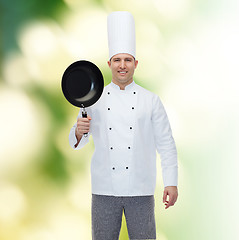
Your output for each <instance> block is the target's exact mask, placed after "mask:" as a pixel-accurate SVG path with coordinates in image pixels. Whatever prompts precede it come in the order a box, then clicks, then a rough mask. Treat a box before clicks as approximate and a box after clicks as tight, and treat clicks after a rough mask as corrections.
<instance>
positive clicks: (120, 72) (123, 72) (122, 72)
mask: <svg viewBox="0 0 239 240" xmlns="http://www.w3.org/2000/svg"><path fill="white" fill-rule="evenodd" d="M118 73H119V74H121V75H124V74H126V73H127V72H126V71H118Z"/></svg>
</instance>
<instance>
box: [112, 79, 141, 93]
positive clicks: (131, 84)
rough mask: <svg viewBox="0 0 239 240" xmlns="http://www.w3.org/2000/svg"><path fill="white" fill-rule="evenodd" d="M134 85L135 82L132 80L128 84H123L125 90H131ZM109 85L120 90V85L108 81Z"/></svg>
mask: <svg viewBox="0 0 239 240" xmlns="http://www.w3.org/2000/svg"><path fill="white" fill-rule="evenodd" d="M135 85H136V84H135V82H134V81H133V82H132V83H130V84H129V85H127V86H125V90H126V91H130V90H133V89H134V87H135ZM110 86H111V87H112V88H114V89H117V90H120V87H119V86H118V85H117V84H115V83H113V82H111V83H110Z"/></svg>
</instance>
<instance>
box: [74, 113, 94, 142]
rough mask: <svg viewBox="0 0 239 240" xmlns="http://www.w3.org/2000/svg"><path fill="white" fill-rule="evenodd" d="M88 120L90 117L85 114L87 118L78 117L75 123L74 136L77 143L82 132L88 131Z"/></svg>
mask: <svg viewBox="0 0 239 240" xmlns="http://www.w3.org/2000/svg"><path fill="white" fill-rule="evenodd" d="M90 120H91V117H90V116H87V118H78V119H77V125H76V130H75V134H76V138H77V144H76V145H78V143H79V142H80V140H81V138H82V136H83V135H84V133H88V132H89V131H90Z"/></svg>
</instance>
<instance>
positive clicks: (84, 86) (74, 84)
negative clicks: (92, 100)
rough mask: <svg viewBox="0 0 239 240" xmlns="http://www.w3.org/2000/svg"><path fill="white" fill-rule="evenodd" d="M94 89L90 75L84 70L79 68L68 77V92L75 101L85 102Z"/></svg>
mask: <svg viewBox="0 0 239 240" xmlns="http://www.w3.org/2000/svg"><path fill="white" fill-rule="evenodd" d="M91 88H92V81H91V78H90V76H89V74H88V73H87V72H86V71H84V70H83V69H80V68H77V69H74V70H72V71H70V73H69V74H68V76H67V81H66V90H67V92H68V93H69V95H70V96H71V97H72V98H73V99H75V100H76V99H77V100H78V101H81V100H83V99H82V98H84V97H85V96H86V95H87V94H88V93H89V92H90V90H91Z"/></svg>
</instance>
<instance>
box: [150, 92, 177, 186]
mask: <svg viewBox="0 0 239 240" xmlns="http://www.w3.org/2000/svg"><path fill="white" fill-rule="evenodd" d="M152 122H153V132H154V138H155V145H156V149H157V151H158V153H159V154H160V159H161V167H162V175H163V182H164V187H167V186H177V185H178V161H177V150H176V145H175V142H174V139H173V136H172V131H171V127H170V123H169V120H168V117H167V114H166V111H165V109H164V106H163V104H162V102H161V101H160V99H159V97H158V96H155V97H154V99H153V110H152Z"/></svg>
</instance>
